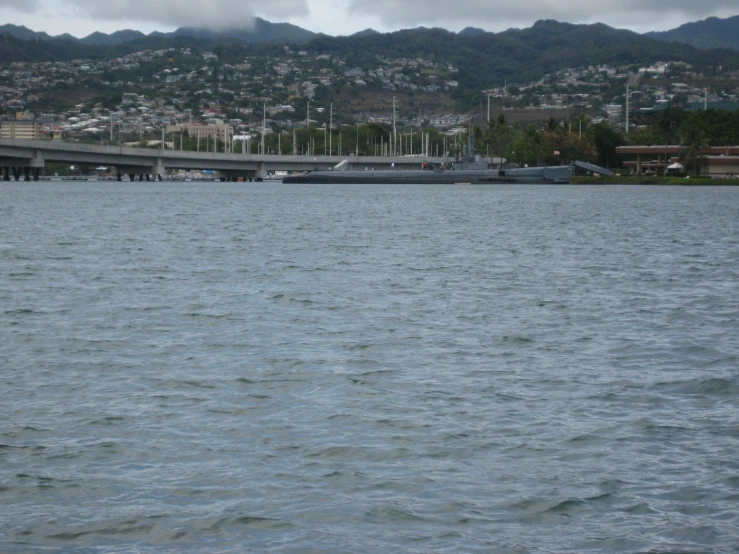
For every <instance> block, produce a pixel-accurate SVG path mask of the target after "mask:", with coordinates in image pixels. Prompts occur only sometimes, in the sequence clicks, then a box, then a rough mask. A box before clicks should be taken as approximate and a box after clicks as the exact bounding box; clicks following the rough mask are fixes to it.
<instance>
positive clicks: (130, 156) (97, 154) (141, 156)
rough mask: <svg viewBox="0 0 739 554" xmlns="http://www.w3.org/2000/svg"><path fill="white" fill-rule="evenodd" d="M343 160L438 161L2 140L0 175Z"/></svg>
mask: <svg viewBox="0 0 739 554" xmlns="http://www.w3.org/2000/svg"><path fill="white" fill-rule="evenodd" d="M343 160H347V161H348V162H349V169H360V170H361V169H364V168H365V167H367V168H370V169H372V168H374V169H377V170H379V169H384V168H389V167H390V166H391V164H393V163H394V164H395V167H396V168H397V169H417V168H419V167H420V164H421V162H423V161H426V162H434V163H440V162H442V161H443V160H444V159H443V158H439V157H433V156H429V157H421V156H412V157H406V156H398V157H387V156H292V155H274V154H272V155H259V154H222V153H214V152H191V151H187V150H185V151H181V150H162V149H151V148H130V147H126V146H97V145H92V144H79V143H74V142H62V141H44V140H16V139H0V171H2V173H1V174H0V179H4V180H5V181H9V180H11V179H15V180H16V181H17V180H20V179H21V178H23V179H24V180H26V181H30V180H31V179H33V180H38V178H39V175H40V174H41V170H42V169H43V168H44V166H45V164H46V163H47V162H56V163H64V164H89V165H96V166H110V167H112V168H114V169H115V171H114V172H113V174H114V175H116V176H117V178H118V180H119V181H120V180H122V178H123V176H125V175H127V176H128V177H129V178H130V179H131V180H132V181H133V180H134V179H135V178H136V177H138V179H139V180H141V181H143V180H147V181H148V180H156V179H159V180H161V179H162V178H163V176H164V175H165V174H166V172H167V170H180V169H182V170H189V171H192V170H213V171H214V172H217V176H219V177H220V178H222V179H225V180H229V181H231V180H237V179H238V178H243V179H245V180H248V179H251V180H253V179H261V178H263V177H264V176H266V174H267V172H268V171H307V170H315V169H319V170H320V169H322V170H327V169H330V168H332V167H334V166H335V165H336V164H338V163H339V162H341V161H343Z"/></svg>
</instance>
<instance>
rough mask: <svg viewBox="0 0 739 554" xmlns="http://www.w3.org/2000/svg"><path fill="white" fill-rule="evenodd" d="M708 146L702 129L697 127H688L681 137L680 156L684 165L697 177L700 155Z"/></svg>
mask: <svg viewBox="0 0 739 554" xmlns="http://www.w3.org/2000/svg"><path fill="white" fill-rule="evenodd" d="M707 146H708V139H707V138H706V134H705V132H704V131H703V129H700V128H699V127H697V126H690V127H689V128H688V129H686V130H685V134H684V135H683V151H682V155H681V156H680V157H681V159H682V160H683V161H684V162H685V165H686V166H687V167H689V168H691V169H693V170H694V171H695V175H696V176H697V175H698V174H699V173H700V164H699V162H700V160H699V158H700V157H701V153H702V152H703V150H704V149H705V148H706V147H707Z"/></svg>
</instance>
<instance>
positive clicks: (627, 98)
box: [626, 83, 629, 135]
mask: <svg viewBox="0 0 739 554" xmlns="http://www.w3.org/2000/svg"><path fill="white" fill-rule="evenodd" d="M626 134H627V135H628V134H629V84H628V83H626Z"/></svg>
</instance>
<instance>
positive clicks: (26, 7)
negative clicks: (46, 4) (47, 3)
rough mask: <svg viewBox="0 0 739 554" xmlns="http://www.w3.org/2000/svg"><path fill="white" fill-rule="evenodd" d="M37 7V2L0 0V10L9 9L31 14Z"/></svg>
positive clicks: (33, 0)
mask: <svg viewBox="0 0 739 554" xmlns="http://www.w3.org/2000/svg"><path fill="white" fill-rule="evenodd" d="M37 7H38V1H37V0H0V9H2V8H10V9H11V10H18V11H21V12H29V13H31V12H33V11H34V10H35V9H36V8H37Z"/></svg>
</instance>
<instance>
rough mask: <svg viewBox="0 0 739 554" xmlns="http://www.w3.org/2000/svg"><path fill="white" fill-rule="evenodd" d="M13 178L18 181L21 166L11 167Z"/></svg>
mask: <svg viewBox="0 0 739 554" xmlns="http://www.w3.org/2000/svg"><path fill="white" fill-rule="evenodd" d="M13 178H14V179H15V180H16V181H19V180H20V178H21V168H20V167H14V168H13Z"/></svg>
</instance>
